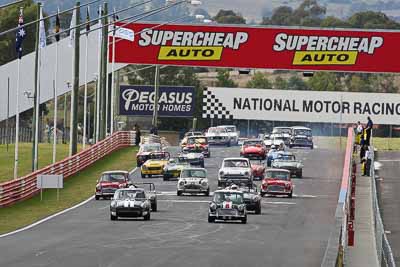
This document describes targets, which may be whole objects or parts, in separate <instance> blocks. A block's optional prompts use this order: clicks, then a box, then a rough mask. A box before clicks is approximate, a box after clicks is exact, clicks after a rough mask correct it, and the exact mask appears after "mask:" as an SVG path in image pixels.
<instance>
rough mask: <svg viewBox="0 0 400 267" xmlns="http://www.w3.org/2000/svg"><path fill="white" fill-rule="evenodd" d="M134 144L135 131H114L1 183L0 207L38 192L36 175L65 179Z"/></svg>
mask: <svg viewBox="0 0 400 267" xmlns="http://www.w3.org/2000/svg"><path fill="white" fill-rule="evenodd" d="M134 144H135V132H116V133H114V134H113V135H111V136H109V137H107V138H106V139H104V140H102V141H100V142H98V143H96V144H95V145H93V146H90V147H89V148H87V149H85V150H83V151H81V152H79V153H78V154H76V155H74V156H71V157H68V158H65V159H63V160H61V161H59V162H56V163H55V164H51V165H49V166H47V167H44V168H42V169H40V170H37V171H36V172H33V173H30V174H28V175H26V176H24V177H21V178H18V179H15V180H11V181H8V182H4V183H1V184H0V208H1V207H5V206H10V205H13V204H15V203H17V202H19V201H22V200H24V199H28V198H31V197H33V196H34V195H36V194H37V193H39V189H37V188H36V176H37V175H39V174H62V175H63V176H64V179H66V178H68V177H70V176H72V175H74V174H76V173H77V172H79V171H81V170H82V169H85V168H87V167H88V166H90V165H92V164H93V163H95V162H96V161H97V160H99V159H101V158H103V157H104V156H106V155H108V154H110V153H111V152H113V151H115V150H117V149H120V148H123V147H128V146H132V145H134Z"/></svg>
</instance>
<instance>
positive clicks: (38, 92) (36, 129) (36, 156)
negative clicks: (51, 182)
mask: <svg viewBox="0 0 400 267" xmlns="http://www.w3.org/2000/svg"><path fill="white" fill-rule="evenodd" d="M41 50H42V49H41V48H40V47H39V67H38V74H37V75H38V80H37V88H38V89H37V93H36V96H35V97H36V103H37V107H36V110H35V118H36V119H35V144H34V145H35V153H34V160H33V170H34V171H36V170H37V169H38V146H39V145H38V143H39V109H40V102H39V101H40V69H41V65H42V51H41Z"/></svg>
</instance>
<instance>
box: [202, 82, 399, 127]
mask: <svg viewBox="0 0 400 267" xmlns="http://www.w3.org/2000/svg"><path fill="white" fill-rule="evenodd" d="M203 102H204V104H203V118H214V119H239V120H272V121H301V122H328V123H341V122H342V123H356V122H357V121H362V122H363V121H366V120H367V116H370V117H371V119H372V120H373V122H374V123H375V124H396V125H398V124H400V94H381V93H350V92H328V91H294V90H272V89H271V90H270V89H248V88H217V87H209V88H207V89H206V90H205V91H204V99H203Z"/></svg>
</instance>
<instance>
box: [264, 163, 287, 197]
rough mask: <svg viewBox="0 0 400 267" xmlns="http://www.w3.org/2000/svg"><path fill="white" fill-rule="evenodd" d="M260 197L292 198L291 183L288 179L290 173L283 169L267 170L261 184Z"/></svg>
mask: <svg viewBox="0 0 400 267" xmlns="http://www.w3.org/2000/svg"><path fill="white" fill-rule="evenodd" d="M260 194H261V196H262V197H263V196H265V195H274V196H280V195H286V196H288V197H290V198H291V197H292V195H293V183H292V181H291V179H290V171H288V170H283V169H268V170H267V171H266V172H265V178H264V180H263V181H262V184H261V190H260Z"/></svg>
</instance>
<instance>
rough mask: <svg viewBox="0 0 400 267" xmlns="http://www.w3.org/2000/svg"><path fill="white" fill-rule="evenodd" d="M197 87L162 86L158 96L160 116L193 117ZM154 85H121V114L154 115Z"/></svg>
mask: <svg viewBox="0 0 400 267" xmlns="http://www.w3.org/2000/svg"><path fill="white" fill-rule="evenodd" d="M194 90H195V88H194V87H190V86H160V88H159V98H158V116H159V117H192V116H193V113H194V108H195V107H194V103H195V91H194ZM154 100H155V91H154V86H147V85H121V86H120V97H119V114H120V115H128V116H129V115H132V116H152V115H153V110H154Z"/></svg>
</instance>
